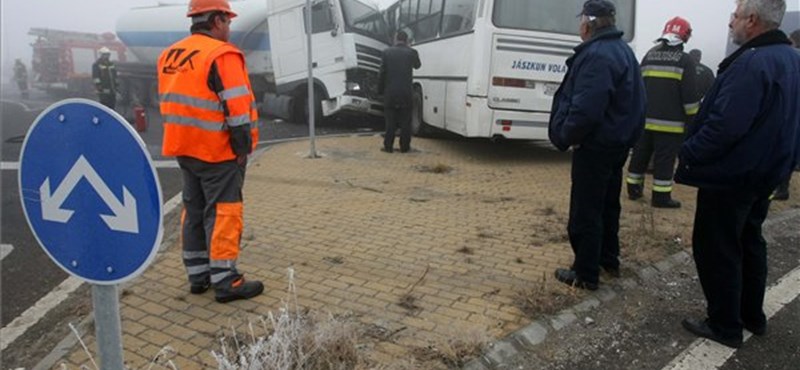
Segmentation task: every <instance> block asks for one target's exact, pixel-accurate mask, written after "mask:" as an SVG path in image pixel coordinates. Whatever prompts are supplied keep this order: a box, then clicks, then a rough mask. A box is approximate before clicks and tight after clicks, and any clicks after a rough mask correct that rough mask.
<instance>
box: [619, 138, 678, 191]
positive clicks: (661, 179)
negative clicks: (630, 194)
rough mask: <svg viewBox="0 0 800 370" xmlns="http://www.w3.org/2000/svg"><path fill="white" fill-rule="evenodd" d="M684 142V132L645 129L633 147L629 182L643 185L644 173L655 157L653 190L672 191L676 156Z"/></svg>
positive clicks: (629, 167)
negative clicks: (675, 132)
mask: <svg viewBox="0 0 800 370" xmlns="http://www.w3.org/2000/svg"><path fill="white" fill-rule="evenodd" d="M682 144H683V134H673V133H666V132H657V131H651V130H645V131H644V133H643V134H642V137H641V138H639V142H638V143H636V146H635V147H634V148H633V156H632V157H631V162H630V164H629V165H628V177H627V179H626V181H627V183H628V184H632V185H643V184H644V173H645V171H647V165H648V164H649V163H650V158H651V157H652V158H653V191H654V192H659V193H670V192H672V177H673V175H674V174H675V158H676V156H677V155H678V151H679V150H680V148H681V145H682Z"/></svg>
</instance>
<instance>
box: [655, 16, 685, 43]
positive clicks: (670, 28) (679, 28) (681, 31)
mask: <svg viewBox="0 0 800 370" xmlns="http://www.w3.org/2000/svg"><path fill="white" fill-rule="evenodd" d="M669 34H673V35H675V36H678V38H680V39H681V40H683V42H687V41H689V37H691V36H692V25H691V24H689V21H687V20H685V19H683V18H681V17H675V18H672V19H670V20H669V21H667V24H665V25H664V31H663V32H661V35H662V37H663V36H666V35H669Z"/></svg>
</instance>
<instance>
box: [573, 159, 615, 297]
mask: <svg viewBox="0 0 800 370" xmlns="http://www.w3.org/2000/svg"><path fill="white" fill-rule="evenodd" d="M627 158H628V150H615V151H599V150H592V149H588V148H579V149H578V150H576V151H575V152H574V153H573V155H572V189H571V192H570V199H569V223H568V225H567V232H568V234H569V242H570V245H571V246H572V251H573V253H575V260H574V262H573V263H572V270H574V271H575V273H576V274H577V275H578V278H580V280H581V281H584V282H587V283H595V284H596V283H597V282H598V279H599V276H600V266H603V267H606V268H612V269H617V268H619V214H620V211H621V210H622V207H621V206H620V202H619V195H620V192H621V191H622V167H623V166H625V160H626V159H627Z"/></svg>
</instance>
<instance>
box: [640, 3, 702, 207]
mask: <svg viewBox="0 0 800 370" xmlns="http://www.w3.org/2000/svg"><path fill="white" fill-rule="evenodd" d="M691 34H692V28H691V26H690V25H689V22H687V21H686V20H685V19H683V18H680V17H675V18H673V19H671V20H669V21H668V22H667V24H666V25H665V26H664V32H662V36H661V38H659V39H658V40H656V42H658V45H656V46H655V47H653V48H652V49H650V51H649V52H647V54H646V55H645V56H644V59H643V60H642V76H643V77H644V83H645V86H646V89H647V118H646V121H645V132H644V134H643V135H642V137H641V138H640V139H639V142H638V143H637V144H636V147H635V148H634V150H633V156H632V158H631V161H630V164H629V166H628V177H627V180H626V182H627V183H628V198H630V199H631V200H637V199H639V198H641V197H642V195H643V191H644V173H645V171H646V170H647V164H648V162H649V161H650V157H651V156H654V158H653V198H652V199H651V205H652V206H653V207H657V208H680V206H681V203H680V202H678V201H677V200H674V199H672V176H673V174H674V168H675V157H676V155H677V154H678V150H679V149H680V146H681V144H682V143H683V138H684V132H685V130H686V125H687V124H688V123H691V122H692V119H693V117H694V115H695V114H697V110H698V108H699V107H700V102H699V100H700V99H699V97H698V96H697V85H696V82H695V81H696V76H697V75H696V72H695V69H696V67H695V66H696V64H695V62H694V60H693V59H692V58H691V57H690V56H689V55H688V54H686V53H684V52H683V44H684V43H685V42H686V41H688V40H689V37H690V36H691Z"/></svg>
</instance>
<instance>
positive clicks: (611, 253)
mask: <svg viewBox="0 0 800 370" xmlns="http://www.w3.org/2000/svg"><path fill="white" fill-rule="evenodd" d="M615 14H616V9H615V7H614V4H612V3H611V2H610V1H607V0H589V1H587V2H586V3H585V4H584V5H583V11H582V12H581V24H580V35H581V39H582V40H583V41H584V42H583V43H582V44H580V45H578V46H577V47H575V54H574V55H573V56H571V57H570V58H569V59H567V66H568V67H569V70H568V71H567V74H566V75H565V76H564V81H563V82H562V83H561V86H560V87H559V89H558V91H557V92H556V94H555V96H554V97H553V107H552V110H551V116H550V127H549V131H548V135H549V137H550V141H551V142H552V143H553V145H555V146H556V147H557V148H558V149H559V150H561V151H566V150H567V149H569V148H570V147H572V148H573V149H574V153H573V156H572V190H571V193H570V209H569V225H568V227H567V231H568V232H569V241H570V244H571V245H572V251H573V252H574V253H575V259H574V262H573V263H572V266H571V268H569V269H557V270H556V272H555V276H556V278H557V279H558V280H559V281H561V282H563V283H566V284H570V285H573V286H575V287H578V288H583V289H590V290H595V289H597V284H598V280H599V274H600V267H603V268H604V269H605V270H606V271H607V272H609V273H610V274H611V275H612V276H618V275H619V238H618V235H617V234H618V231H619V214H620V209H621V208H620V202H619V196H620V191H621V189H622V167H623V165H624V164H625V160H626V159H627V157H628V152H629V151H630V148H631V147H633V145H634V144H635V143H636V141H637V140H638V139H639V136H640V135H641V133H642V128H643V127H644V113H645V91H644V83H643V81H642V73H641V70H640V69H639V63H638V62H637V60H636V56H635V55H634V54H633V51H631V49H630V47H628V45H627V44H626V43H625V41H623V40H622V32H621V31H619V30H617V28H616V26H615V18H614V16H615Z"/></svg>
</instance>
